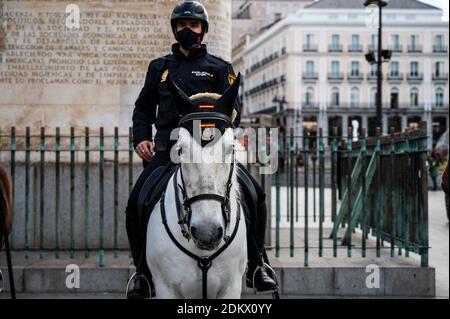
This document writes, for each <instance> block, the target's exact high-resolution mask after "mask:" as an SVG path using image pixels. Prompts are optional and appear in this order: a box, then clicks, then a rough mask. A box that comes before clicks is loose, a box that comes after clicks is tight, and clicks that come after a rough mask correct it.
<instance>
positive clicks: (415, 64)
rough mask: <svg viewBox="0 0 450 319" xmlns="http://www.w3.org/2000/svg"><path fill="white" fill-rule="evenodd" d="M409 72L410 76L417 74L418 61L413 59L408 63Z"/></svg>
mask: <svg viewBox="0 0 450 319" xmlns="http://www.w3.org/2000/svg"><path fill="white" fill-rule="evenodd" d="M409 66H410V67H409V74H410V75H411V76H413V77H414V76H419V62H417V61H414V62H411V63H410V64H409Z"/></svg>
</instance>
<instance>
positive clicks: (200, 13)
mask: <svg viewBox="0 0 450 319" xmlns="http://www.w3.org/2000/svg"><path fill="white" fill-rule="evenodd" d="M180 19H198V20H200V21H201V22H202V25H203V28H202V36H204V35H205V33H208V28H209V18H208V12H207V11H206V8H205V7H204V6H203V5H202V4H201V3H200V2H198V1H182V2H180V3H179V4H178V5H177V6H176V7H175V8H174V9H173V11H172V16H171V17H170V24H171V25H172V31H173V34H174V35H175V33H176V32H175V30H176V27H177V21H178V20H180Z"/></svg>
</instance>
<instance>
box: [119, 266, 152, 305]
mask: <svg viewBox="0 0 450 319" xmlns="http://www.w3.org/2000/svg"><path fill="white" fill-rule="evenodd" d="M139 275H140V276H142V278H144V280H145V282H146V283H147V285H148V291H149V295H150V299H151V298H152V286H151V285H150V282H149V281H148V279H147V277H145V276H144V275H142V274H138V273H137V272H135V273H133V275H131V278H130V279H129V280H128V283H127V288H126V290H125V299H128V292H129V291H130V283H131V282H132V281H133V279H134V278H135V277H136V276H139Z"/></svg>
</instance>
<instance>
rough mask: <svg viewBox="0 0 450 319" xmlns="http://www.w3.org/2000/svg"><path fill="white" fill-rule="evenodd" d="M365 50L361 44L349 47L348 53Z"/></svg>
mask: <svg viewBox="0 0 450 319" xmlns="http://www.w3.org/2000/svg"><path fill="white" fill-rule="evenodd" d="M362 51H363V48H362V45H361V44H350V45H349V46H348V52H362Z"/></svg>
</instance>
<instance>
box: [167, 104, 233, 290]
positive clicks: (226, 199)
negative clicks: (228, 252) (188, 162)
mask: <svg viewBox="0 0 450 319" xmlns="http://www.w3.org/2000/svg"><path fill="white" fill-rule="evenodd" d="M197 114H198V113H194V114H189V115H188V116H186V117H185V118H183V119H186V118H189V120H193V119H200V118H204V117H205V113H201V114H200V116H198V115H197ZM211 114H215V115H216V114H219V115H222V114H220V113H211ZM223 116H225V115H223ZM225 117H226V116H225ZM227 118H228V120H227V122H228V123H229V125H230V127H231V119H229V117H227ZM183 119H182V121H183ZM207 119H211V117H208V118H207ZM223 119H225V118H222V120H223ZM234 154H235V153H234V149H233V156H232V158H233V159H232V161H231V167H230V172H229V175H228V180H227V185H226V191H225V196H222V195H218V194H200V195H196V196H192V197H188V195H187V193H186V185H185V182H184V178H183V171H182V168H181V164H180V165H179V166H178V169H177V170H176V171H175V174H174V176H173V187H174V191H175V202H176V207H177V215H178V219H179V221H178V224H179V225H180V227H181V233H182V234H183V236H184V237H185V238H186V239H187V240H188V241H189V240H190V239H191V238H192V235H191V234H190V231H189V225H190V219H191V216H192V208H191V205H192V203H194V202H197V201H202V200H215V201H218V202H220V204H221V209H222V215H223V217H224V220H225V229H226V230H228V228H229V225H230V219H231V209H230V192H231V188H232V185H233V181H232V178H233V172H234V168H235V164H234ZM178 170H180V179H181V184H182V185H180V184H178V182H177V176H178V175H177V173H178ZM178 189H180V190H181V193H182V195H183V202H182V203H180V199H179V194H178ZM164 202H165V192H164V193H163V194H162V196H161V202H160V204H161V218H162V222H163V224H164V227H165V229H166V232H167V234H168V235H169V237H170V239H171V240H172V242H173V243H174V244H175V245H176V246H177V247H178V248H179V249H180V250H181V251H182V252H184V253H185V254H186V255H188V256H189V257H191V258H193V259H194V260H196V261H197V263H198V266H199V267H200V269H201V271H202V298H203V299H207V298H208V270H209V268H211V265H212V261H213V260H214V259H215V258H216V257H217V256H219V255H220V254H221V253H222V252H224V251H225V249H227V248H228V246H230V244H231V243H232V241H233V239H234V238H235V237H236V234H237V232H238V229H239V223H240V219H241V207H240V205H239V201H238V203H237V215H236V224H235V227H234V230H233V233H232V234H231V235H230V236H227V235H226V233H227V232H226V231H225V235H224V241H225V244H224V245H223V246H222V247H220V248H219V249H218V250H217V251H216V252H215V253H213V254H212V255H210V256H197V255H196V254H194V253H192V252H191V251H189V250H187V249H186V248H185V247H183V245H181V244H180V243H179V242H178V240H177V239H176V238H175V236H174V235H173V234H172V232H171V231H170V228H169V225H168V223H167V216H166V209H165V203H164ZM181 205H183V209H181Z"/></svg>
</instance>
